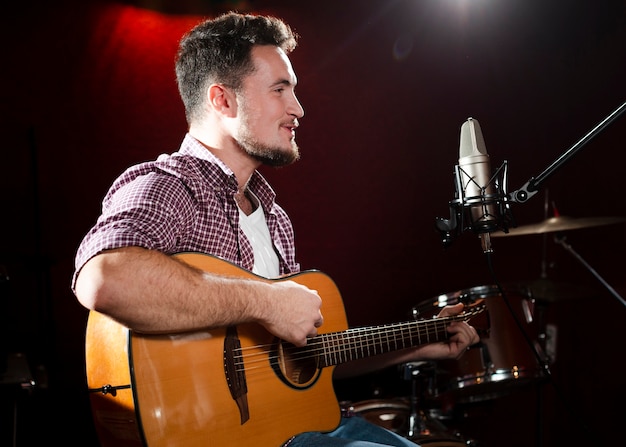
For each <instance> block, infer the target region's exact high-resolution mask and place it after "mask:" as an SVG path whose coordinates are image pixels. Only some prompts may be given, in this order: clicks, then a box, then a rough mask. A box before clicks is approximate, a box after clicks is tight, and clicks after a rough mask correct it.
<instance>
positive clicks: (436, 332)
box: [306, 315, 467, 368]
mask: <svg viewBox="0 0 626 447" xmlns="http://www.w3.org/2000/svg"><path fill="white" fill-rule="evenodd" d="M466 319H467V315H457V316H454V317H444V318H434V319H431V320H423V321H408V322H404V323H393V324H385V325H380V326H372V327H365V328H354V329H348V330H347V331H342V332H330V333H326V334H320V335H317V336H315V337H313V338H312V339H310V340H309V343H308V344H307V347H306V348H307V350H311V351H315V353H316V355H317V356H318V360H319V366H320V367H322V368H323V367H327V366H333V365H339V364H341V363H345V362H350V361H352V360H358V359H362V358H366V357H370V356H374V355H379V354H385V353H387V352H392V351H397V350H401V349H405V348H412V347H416V346H420V345H423V344H428V343H434V342H438V341H443V340H447V339H448V337H449V333H448V331H447V330H446V327H447V326H448V325H449V324H450V323H451V322H452V321H462V320H466Z"/></svg>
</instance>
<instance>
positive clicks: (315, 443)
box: [287, 416, 417, 447]
mask: <svg viewBox="0 0 626 447" xmlns="http://www.w3.org/2000/svg"><path fill="white" fill-rule="evenodd" d="M287 445H288V446H289V447H342V446H343V447H346V446H347V447H381V446H385V447H390V446H392V447H415V446H416V445H417V444H415V443H414V442H411V441H409V440H408V439H406V438H403V437H401V436H399V435H397V434H395V433H394V432H392V431H389V430H386V429H385V428H383V427H379V426H378V425H374V424H372V423H371V422H368V421H366V420H365V419H363V418H362V417H360V416H353V417H342V418H341V424H339V427H337V428H336V429H335V430H334V431H332V432H330V433H318V432H308V433H303V434H301V435H298V436H296V437H295V438H293V439H292V440H291V442H290V443H288V444H287Z"/></svg>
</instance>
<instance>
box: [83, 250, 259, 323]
mask: <svg viewBox="0 0 626 447" xmlns="http://www.w3.org/2000/svg"><path fill="white" fill-rule="evenodd" d="M270 287H271V286H270V285H268V284H264V283H262V282H260V281H252V280H246V279H231V278H226V277H222V276H217V275H212V274H209V273H206V272H203V271H201V270H198V269H195V268H192V267H190V266H188V265H186V264H184V263H182V262H180V261H178V260H177V259H176V258H173V257H170V256H166V255H164V254H162V253H159V252H156V251H151V250H146V249H143V248H138V247H129V248H123V249H117V250H110V251H107V252H104V253H101V254H99V255H98V256H96V257H94V258H93V259H91V260H90V261H89V262H87V263H86V264H85V266H84V267H83V268H82V269H81V271H80V273H79V275H78V278H77V282H76V295H77V297H78V299H79V301H80V302H81V303H82V304H83V305H84V306H85V307H87V308H88V309H91V310H96V311H98V312H101V313H104V314H106V315H108V316H110V317H112V318H114V319H116V320H117V321H119V322H120V323H122V324H124V325H125V326H127V327H129V328H132V329H133V330H136V331H138V332H147V333H162V332H180V331H188V330H196V329H200V328H207V327H224V326H227V325H231V324H239V323H243V322H249V321H259V320H262V318H263V308H262V306H264V304H263V303H264V301H265V300H267V299H268V298H267V296H268V295H269V293H270V291H269V288H270ZM251 297H253V298H254V299H251Z"/></svg>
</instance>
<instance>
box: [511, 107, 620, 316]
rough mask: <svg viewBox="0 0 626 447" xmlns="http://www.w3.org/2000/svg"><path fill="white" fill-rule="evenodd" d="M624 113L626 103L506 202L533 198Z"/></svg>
mask: <svg viewBox="0 0 626 447" xmlns="http://www.w3.org/2000/svg"><path fill="white" fill-rule="evenodd" d="M624 111H626V102H625V103H623V104H622V105H621V106H619V107H618V108H617V109H615V110H614V111H613V112H612V113H611V114H609V115H608V116H607V117H606V118H604V119H603V120H602V121H601V122H600V123H598V125H597V126H596V127H594V128H593V129H591V131H589V133H588V134H587V135H585V136H584V137H582V138H581V139H580V140H578V141H577V142H576V143H575V144H574V145H573V146H572V147H571V148H569V149H568V150H567V151H565V152H564V153H563V154H562V155H561V156H560V157H559V158H557V159H556V160H555V161H554V162H553V163H552V164H551V165H550V166H548V167H547V168H546V169H545V170H544V171H543V172H542V173H541V174H539V175H538V176H537V177H536V178H535V177H531V178H530V180H528V181H527V182H526V183H525V184H524V185H523V186H522V187H521V188H520V189H518V190H517V191H513V192H512V193H511V194H510V195H508V196H507V197H506V201H508V202H518V203H524V202H526V201H527V200H528V199H530V198H531V197H532V196H534V195H535V194H536V193H537V191H538V190H539V187H540V186H541V185H542V184H543V183H544V182H545V181H546V180H547V179H548V178H549V177H550V176H551V175H552V174H554V172H555V171H556V170H557V169H559V168H560V167H561V166H563V165H564V164H565V163H566V162H567V161H569V160H570V159H571V158H572V157H573V156H574V155H576V153H578V151H579V150H581V149H582V148H583V146H584V145H585V144H587V143H588V142H589V141H590V140H591V139H592V138H593V137H595V136H596V135H597V134H598V133H600V132H601V131H602V130H603V129H604V128H605V127H606V126H608V125H609V124H611V123H612V122H613V121H615V120H616V119H617V118H618V117H619V116H620V115H621V114H622V113H624ZM554 240H555V242H556V243H558V244H560V245H561V246H562V247H563V248H565V250H567V251H568V252H569V253H570V254H571V255H573V256H574V257H575V258H576V259H577V260H578V261H580V262H581V263H582V264H583V265H584V266H585V267H586V268H587V270H589V272H591V274H592V275H594V276H595V277H596V278H597V279H598V280H599V281H600V283H602V285H603V286H604V287H606V289H607V290H608V291H609V292H610V293H611V294H612V295H613V296H614V297H615V298H617V300H618V301H620V302H621V303H622V304H623V305H624V306H626V300H624V298H622V297H621V296H620V295H619V294H618V293H617V291H616V290H615V289H614V288H613V287H611V286H610V285H609V284H608V283H607V282H606V281H605V280H604V279H603V278H602V277H601V276H600V275H599V274H598V272H596V271H595V270H594V269H593V268H592V267H591V266H590V265H589V264H588V263H587V262H586V261H585V260H584V259H583V258H582V257H581V256H580V255H579V254H578V253H576V252H575V251H574V249H573V248H572V246H571V245H569V244H567V243H566V242H565V237H564V236H561V237H555V238H554Z"/></svg>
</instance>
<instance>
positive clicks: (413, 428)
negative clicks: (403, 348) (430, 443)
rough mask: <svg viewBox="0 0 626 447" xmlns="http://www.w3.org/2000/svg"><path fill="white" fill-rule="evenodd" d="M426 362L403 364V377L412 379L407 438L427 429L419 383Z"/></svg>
mask: <svg viewBox="0 0 626 447" xmlns="http://www.w3.org/2000/svg"><path fill="white" fill-rule="evenodd" d="M426 364H428V362H411V363H405V364H404V365H402V368H403V379H404V380H410V381H411V396H410V400H409V411H410V412H409V420H408V427H407V438H409V439H414V438H415V437H417V435H418V434H419V433H423V432H424V430H426V426H425V425H424V421H423V420H422V418H421V414H420V410H419V405H418V404H419V399H420V392H419V391H420V387H419V386H418V383H417V382H418V380H419V379H421V376H422V366H424V365H426ZM431 367H432V365H431Z"/></svg>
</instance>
